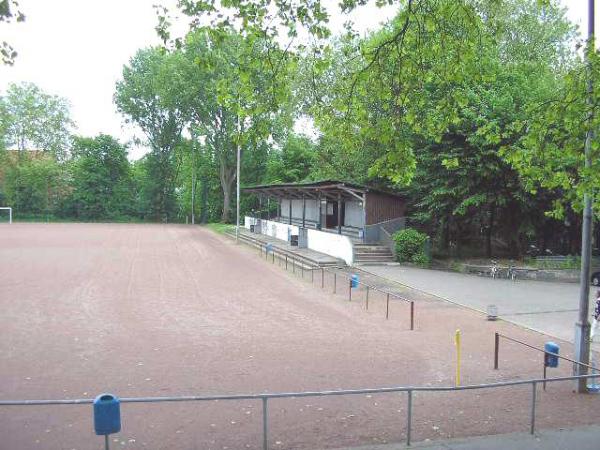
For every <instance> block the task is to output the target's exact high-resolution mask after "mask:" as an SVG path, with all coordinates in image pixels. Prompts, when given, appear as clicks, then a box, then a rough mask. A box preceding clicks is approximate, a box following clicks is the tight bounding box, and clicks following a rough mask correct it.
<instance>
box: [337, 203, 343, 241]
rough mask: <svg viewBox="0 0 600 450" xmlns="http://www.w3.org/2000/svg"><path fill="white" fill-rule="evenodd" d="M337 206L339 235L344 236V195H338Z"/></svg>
mask: <svg viewBox="0 0 600 450" xmlns="http://www.w3.org/2000/svg"><path fill="white" fill-rule="evenodd" d="M337 205H338V208H337V224H338V234H342V194H340V193H338V199H337Z"/></svg>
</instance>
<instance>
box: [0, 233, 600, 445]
mask: <svg viewBox="0 0 600 450" xmlns="http://www.w3.org/2000/svg"><path fill="white" fill-rule="evenodd" d="M319 281H320V279H319V277H318V276H317V274H315V277H314V283H312V284H311V282H310V277H308V276H305V279H304V280H302V278H301V275H300V273H298V272H297V273H296V274H292V273H291V271H288V272H287V273H286V272H285V271H284V270H283V269H282V268H281V267H279V265H278V263H277V262H275V264H273V263H271V262H270V261H265V259H264V258H262V259H261V258H259V256H258V253H257V252H256V251H255V250H253V249H250V248H249V247H246V246H243V245H235V243H234V242H233V241H232V240H231V239H229V238H226V237H224V236H220V235H216V234H214V233H212V232H210V231H208V230H205V229H202V228H200V227H195V228H193V227H191V226H178V225H117V224H19V223H16V224H12V225H2V226H0V286H1V290H0V308H1V310H2V314H1V315H0V329H1V330H2V339H1V340H0V398H1V399H40V398H44V399H50V398H93V397H94V396H96V395H98V394H99V393H102V392H111V393H114V394H116V395H119V396H121V397H133V396H164V395H191V394H197V395H201V394H207V395H208V394H229V393H260V392H281V391H303V390H325V389H339V388H345V389H352V388H364V387H382V386H400V385H427V386H429V385H452V384H453V383H454V361H455V349H454V344H453V338H454V332H455V330H456V329H457V328H460V329H461V331H462V335H463V368H462V369H463V379H462V382H463V384H468V383H484V382H494V381H500V380H510V379H526V378H534V377H539V376H541V368H542V367H541V356H542V355H541V354H538V353H536V352H535V351H532V350H528V349H526V348H522V347H519V346H517V345H516V344H509V343H505V344H504V343H503V347H502V352H501V359H500V370H498V371H494V370H492V365H493V362H492V360H493V333H494V331H500V332H502V333H504V334H507V335H510V336H512V337H515V338H517V339H522V340H526V341H527V342H529V343H531V344H534V345H539V346H541V345H543V343H544V342H545V341H546V340H547V339H548V338H547V337H546V336H544V335H542V334H538V333H534V332H530V331H527V330H524V329H521V328H519V327H517V326H514V325H511V324H508V323H505V322H496V323H493V322H487V321H485V320H484V317H483V315H482V314H480V313H477V312H474V311H471V310H469V309H466V308H462V307H459V306H456V305H452V304H448V303H445V302H442V301H438V300H432V299H427V298H419V299H417V300H416V306H415V310H416V329H415V330H414V331H410V330H409V328H408V310H409V309H408V306H407V304H406V303H402V302H392V305H391V307H390V319H389V320H385V301H384V297H382V296H381V295H380V294H378V293H374V292H371V293H370V294H371V295H370V303H369V310H368V311H366V310H365V301H364V300H365V299H364V294H365V292H364V290H361V291H358V292H355V293H354V294H353V301H352V302H349V301H347V290H345V289H343V288H340V289H338V294H337V295H334V294H332V293H331V292H332V289H331V279H330V278H328V277H326V280H325V282H326V288H325V289H321V288H320V283H319ZM564 348H565V349H566V348H569V347H568V346H565V347H564ZM568 374H570V367H569V366H568V365H565V364H562V365H561V367H560V368H559V369H553V370H551V371H550V375H568ZM572 387H573V385H572V384H571V383H555V384H551V385H549V386H548V390H547V391H546V392H542V391H541V390H540V392H538V399H539V405H538V411H537V426H538V427H540V428H550V427H559V426H564V427H568V426H575V425H584V424H594V423H598V419H597V415H596V417H593V416H590V412H592V411H598V407H599V406H600V400H598V397H596V396H592V395H576V394H573V393H572ZM530 396H531V388H530V387H528V386H524V387H515V388H502V389H495V390H486V391H484V390H478V391H465V392H460V393H419V394H415V398H414V399H413V405H414V416H413V426H414V428H413V440H414V441H420V440H424V439H446V438H449V437H461V436H472V435H483V434H497V433H504V432H514V431H526V430H527V429H528V420H529V404H530ZM261 418H262V412H261V405H260V403H259V402H257V401H230V402H225V401H220V402H211V403H162V404H125V405H123V407H122V419H123V430H122V432H121V433H119V434H118V435H115V436H112V437H111V440H113V441H114V442H113V446H112V447H111V448H131V449H136V448H151V449H244V448H252V449H258V448H261V446H262V437H261V430H262V428H261V427H262V425H261ZM405 424H406V394H381V395H360V396H350V397H335V398H334V397H330V398H296V399H281V400H273V401H272V402H269V425H270V430H269V433H270V434H269V443H270V447H271V448H274V449H310V448H335V447H344V446H356V445H369V444H379V443H386V442H399V441H402V440H403V439H404V438H405ZM0 436H2V439H1V440H0V449H11V450H12V449H23V450H27V449H67V450H69V449H78V450H80V449H97V448H100V447H101V446H102V440H101V438H99V437H97V436H94V434H93V429H92V413H91V407H90V406H89V405H82V406H38V407H3V408H0Z"/></svg>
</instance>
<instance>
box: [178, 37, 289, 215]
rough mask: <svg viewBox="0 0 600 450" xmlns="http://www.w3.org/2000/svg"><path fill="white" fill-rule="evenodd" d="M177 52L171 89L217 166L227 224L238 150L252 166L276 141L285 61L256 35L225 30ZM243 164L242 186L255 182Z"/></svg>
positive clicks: (285, 92)
mask: <svg viewBox="0 0 600 450" xmlns="http://www.w3.org/2000/svg"><path fill="white" fill-rule="evenodd" d="M182 50H183V53H182V55H183V59H179V61H180V62H181V66H180V69H179V70H177V74H178V76H179V77H178V82H177V83H176V84H174V85H173V86H172V87H171V89H172V91H173V92H174V93H177V95H178V96H179V98H180V99H181V100H178V101H177V102H176V103H177V104H180V105H183V106H182V108H183V109H184V110H186V113H187V116H188V117H189V121H190V124H191V126H192V127H194V130H195V131H196V135H197V136H204V138H205V146H206V148H207V149H208V150H209V151H210V152H211V153H212V155H213V158H214V161H215V162H216V164H217V167H218V175H219V180H220V184H221V189H222V193H223V210H222V215H221V220H222V221H223V222H228V221H230V220H231V209H232V207H231V204H232V197H233V193H234V186H235V181H236V161H237V149H238V146H239V147H240V153H241V155H242V160H243V161H246V162H250V161H254V162H257V161H259V158H257V155H259V154H260V153H261V152H263V153H264V152H265V146H266V143H267V140H268V139H269V138H271V139H272V138H276V137H277V134H278V132H279V131H280V130H281V128H282V126H284V125H282V124H284V123H285V120H284V119H283V117H284V116H285V114H286V113H287V112H288V110H287V106H288V102H289V99H290V95H291V93H290V88H289V83H288V73H289V70H290V67H289V61H288V60H287V59H286V58H285V57H284V55H283V52H282V51H281V50H279V49H278V48H277V47H276V46H273V44H272V43H270V42H268V41H265V40H264V39H263V38H262V37H261V36H259V35H254V34H252V33H247V34H245V35H241V34H238V33H236V32H234V31H233V30H232V29H231V28H225V29H219V30H212V29H209V28H200V29H197V30H194V31H193V32H191V33H190V34H189V35H188V36H187V37H186V41H185V44H184V46H183V48H182ZM265 156H266V153H265ZM265 159H266V158H265ZM246 162H245V163H244V174H243V177H244V178H243V180H242V181H253V180H252V174H254V175H255V176H254V178H259V177H256V174H257V172H256V170H254V169H252V168H250V167H248V166H247V163H246ZM262 165H263V166H264V161H263V163H262ZM261 170H263V172H264V169H261ZM249 174H250V175H249Z"/></svg>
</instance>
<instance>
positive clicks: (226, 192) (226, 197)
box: [221, 171, 235, 223]
mask: <svg viewBox="0 0 600 450" xmlns="http://www.w3.org/2000/svg"><path fill="white" fill-rule="evenodd" d="M228 172H232V173H231V174H227V173H224V174H223V176H222V177H221V188H222V189H223V214H222V215H221V222H223V223H229V221H230V220H231V219H230V215H231V191H232V187H233V182H234V181H235V172H233V171H228Z"/></svg>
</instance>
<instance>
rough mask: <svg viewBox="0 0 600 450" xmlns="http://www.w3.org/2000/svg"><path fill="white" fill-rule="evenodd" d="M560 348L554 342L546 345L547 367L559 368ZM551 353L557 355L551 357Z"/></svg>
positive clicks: (545, 358) (545, 360) (545, 362)
mask: <svg viewBox="0 0 600 450" xmlns="http://www.w3.org/2000/svg"><path fill="white" fill-rule="evenodd" d="M559 350H560V347H559V346H558V344H556V343H554V342H546V343H545V344H544V351H545V352H547V353H544V364H545V365H546V367H558V356H556V355H558V351H559ZM550 353H556V355H551V354H550Z"/></svg>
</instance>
